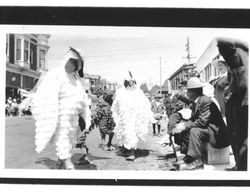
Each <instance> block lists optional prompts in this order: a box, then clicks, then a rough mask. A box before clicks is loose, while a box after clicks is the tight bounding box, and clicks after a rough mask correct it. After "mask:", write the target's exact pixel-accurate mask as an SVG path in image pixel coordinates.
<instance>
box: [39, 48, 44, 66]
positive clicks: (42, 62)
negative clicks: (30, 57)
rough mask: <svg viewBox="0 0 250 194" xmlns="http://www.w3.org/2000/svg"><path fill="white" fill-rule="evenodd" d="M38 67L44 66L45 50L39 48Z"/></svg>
mask: <svg viewBox="0 0 250 194" xmlns="http://www.w3.org/2000/svg"><path fill="white" fill-rule="evenodd" d="M39 67H41V68H45V50H39Z"/></svg>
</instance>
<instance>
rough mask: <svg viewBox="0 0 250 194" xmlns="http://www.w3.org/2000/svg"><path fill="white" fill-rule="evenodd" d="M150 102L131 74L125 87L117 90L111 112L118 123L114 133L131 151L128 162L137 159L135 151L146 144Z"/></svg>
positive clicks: (126, 79)
mask: <svg viewBox="0 0 250 194" xmlns="http://www.w3.org/2000/svg"><path fill="white" fill-rule="evenodd" d="M150 107H151V106H150V102H149V100H148V98H147V97H146V96H145V95H144V93H143V91H142V90H141V89H140V88H138V87H137V85H136V81H135V80H134V79H133V77H132V74H131V72H129V77H128V78H125V80H124V87H122V88H120V89H119V90H117V92H116V94H115V99H114V102H113V104H112V107H111V110H112V112H113V117H114V121H115V123H116V126H115V129H114V132H115V134H116V137H117V140H118V144H119V145H120V146H123V147H124V148H126V149H127V150H129V151H130V155H129V156H128V157H127V158H126V159H127V160H130V161H133V160H134V159H135V158H136V154H135V150H136V149H137V148H138V146H139V145H140V142H144V141H145V140H146V137H147V135H148V133H149V129H150V127H151V122H150V120H151V116H152V111H151V109H150Z"/></svg>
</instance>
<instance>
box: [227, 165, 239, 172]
mask: <svg viewBox="0 0 250 194" xmlns="http://www.w3.org/2000/svg"><path fill="white" fill-rule="evenodd" d="M224 170H225V171H238V168H237V167H236V166H234V167H232V168H225V169H224Z"/></svg>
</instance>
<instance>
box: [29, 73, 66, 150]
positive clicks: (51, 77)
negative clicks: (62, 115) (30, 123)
mask: <svg viewBox="0 0 250 194" xmlns="http://www.w3.org/2000/svg"><path fill="white" fill-rule="evenodd" d="M60 87H61V83H60V80H59V78H58V77H57V76H56V75H55V74H54V72H53V71H52V72H50V73H47V75H46V76H45V77H44V79H43V80H42V82H41V83H40V85H39V86H38V87H37V90H36V92H35V94H34V95H33V99H32V102H33V104H32V109H31V110H32V114H33V117H34V119H35V126H36V134H35V144H36V151H37V152H38V153H40V152H41V151H43V149H44V148H45V146H46V145H47V143H48V142H49V141H50V139H51V137H52V135H53V134H54V132H55V129H56V126H57V120H58V109H59V106H58V98H59V91H60Z"/></svg>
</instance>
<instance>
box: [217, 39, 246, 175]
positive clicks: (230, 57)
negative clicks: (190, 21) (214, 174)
mask: <svg viewBox="0 0 250 194" xmlns="http://www.w3.org/2000/svg"><path fill="white" fill-rule="evenodd" d="M216 41H217V46H218V50H219V53H220V54H221V55H222V57H223V58H224V60H225V62H226V63H227V64H228V66H229V71H230V74H229V82H230V83H229V89H228V91H229V92H230V95H229V96H228V99H227V101H226V104H225V114H226V119H227V126H228V130H229V132H230V140H231V146H232V150H233V154H234V158H235V163H236V165H235V166H234V167H233V168H231V169H225V170H233V171H235V170H236V171H246V170H247V150H248V144H247V139H248V44H247V43H245V42H243V41H238V40H232V39H227V38H217V39H216Z"/></svg>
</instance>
